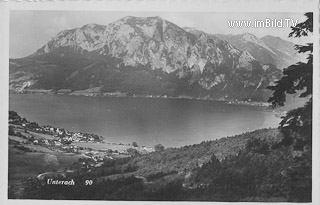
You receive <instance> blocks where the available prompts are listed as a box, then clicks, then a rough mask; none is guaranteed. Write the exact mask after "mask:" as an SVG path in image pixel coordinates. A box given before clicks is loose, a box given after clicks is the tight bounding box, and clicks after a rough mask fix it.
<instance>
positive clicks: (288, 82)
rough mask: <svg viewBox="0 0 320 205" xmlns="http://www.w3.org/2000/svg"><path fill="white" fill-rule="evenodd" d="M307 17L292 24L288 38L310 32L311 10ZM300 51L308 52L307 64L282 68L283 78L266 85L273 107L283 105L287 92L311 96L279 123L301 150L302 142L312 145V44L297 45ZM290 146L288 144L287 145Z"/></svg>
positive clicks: (311, 22)
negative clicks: (271, 84)
mask: <svg viewBox="0 0 320 205" xmlns="http://www.w3.org/2000/svg"><path fill="white" fill-rule="evenodd" d="M305 16H306V17H307V20H306V21H304V22H302V23H299V24H297V25H296V26H295V27H292V32H291V33H290V34H289V37H292V36H293V37H301V36H307V35H309V34H310V33H312V32H313V13H306V14H305ZM295 48H296V50H297V51H298V52H299V53H308V54H309V56H308V58H307V60H308V61H307V63H302V62H298V63H296V64H295V65H291V66H289V67H288V68H286V69H284V70H283V77H282V78H281V79H280V80H279V81H277V82H276V85H274V86H269V87H268V89H271V90H273V96H272V97H270V98H269V102H271V103H272V105H273V106H274V107H275V106H277V105H280V106H283V105H284V103H285V101H286V95H287V94H289V95H290V94H295V93H297V92H299V93H300V97H302V98H303V97H310V99H309V101H308V102H307V103H306V104H305V106H304V107H301V108H297V109H293V110H291V111H289V112H288V113H287V115H286V116H284V117H282V121H281V123H280V126H281V127H282V129H283V132H284V133H285V134H286V135H287V136H286V138H288V137H292V138H293V144H294V148H297V149H302V148H303V146H304V145H311V143H312V140H311V136H312V74H313V55H312V52H313V44H312V43H308V44H307V45H304V46H302V45H296V46H295ZM288 145H290V144H288Z"/></svg>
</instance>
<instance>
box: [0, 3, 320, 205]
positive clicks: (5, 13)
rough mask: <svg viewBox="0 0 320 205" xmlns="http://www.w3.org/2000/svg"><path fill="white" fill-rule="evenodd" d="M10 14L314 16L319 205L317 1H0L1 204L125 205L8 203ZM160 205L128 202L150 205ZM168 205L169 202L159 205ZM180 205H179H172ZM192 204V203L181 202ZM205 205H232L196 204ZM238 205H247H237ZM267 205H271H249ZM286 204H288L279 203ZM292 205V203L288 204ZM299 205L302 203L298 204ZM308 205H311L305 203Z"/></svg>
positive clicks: (318, 189) (318, 199) (319, 189)
mask: <svg viewBox="0 0 320 205" xmlns="http://www.w3.org/2000/svg"><path fill="white" fill-rule="evenodd" d="M10 10H88V11H98V10H99V11H171V12H174V11H175V12H179V11H180V12H182V11H184V12H307V11H312V12H314V33H313V35H314V39H315V41H314V53H313V55H314V86H313V88H314V90H313V93H314V94H313V116H314V119H313V197H312V201H313V202H312V204H320V195H319V193H320V183H319V182H320V177H319V176H318V175H319V174H320V170H319V164H320V163H319V162H320V157H319V156H320V143H319V142H320V139H319V133H320V132H319V131H320V126H319V125H320V122H319V115H320V112H319V106H318V105H319V103H320V102H319V100H320V98H319V86H320V84H319V76H320V75H319V68H320V66H319V40H317V39H319V2H318V0H300V1H298V0H279V1H276V0H256V1H254V0H248V1H245V0H238V1H236V0H231V1H230V0H229V1H226V0H91V1H90V0H69V1H67V0H48V1H46V0H17V1H10V0H0V88H1V91H2V96H1V100H0V108H1V111H0V113H1V115H0V148H1V153H0V156H1V162H2V164H1V166H0V173H1V175H0V177H1V178H0V183H1V189H0V197H1V202H0V203H1V204H16V203H19V204H20V203H23V204H43V203H50V204H51V203H67V204H87V203H94V204H101V203H103V204H123V203H125V204H127V203H128V202H115V201H90V202H89V201H60V200H59V201H41V200H38V201H34V200H7V180H8V177H7V176H8V175H7V172H8V171H7V170H8V146H7V145H8V138H7V133H8V132H7V129H8V124H7V123H8V90H9V89H8V85H9V77H8V76H9V72H8V69H9V68H8V67H9V40H8V39H9V12H10ZM149 203H160V202H130V204H149ZM161 203H164V204H168V203H170V202H161ZM175 203H182V202H175ZM183 203H188V204H191V203H192V204H193V203H195V202H183ZM199 203H206V204H209V203H210V204H212V203H214V204H231V203H218V202H199ZM237 204H247V203H240V202H238V203H237ZM250 204H270V203H250ZM281 204H287V203H281ZM288 204H295V203H288ZM300 204H301V203H300ZM308 204H311V203H308Z"/></svg>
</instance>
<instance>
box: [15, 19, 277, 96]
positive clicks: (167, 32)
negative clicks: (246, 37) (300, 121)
mask: <svg viewBox="0 0 320 205" xmlns="http://www.w3.org/2000/svg"><path fill="white" fill-rule="evenodd" d="M280 75H281V71H280V70H278V69H277V68H276V67H275V66H273V65H271V64H264V63H261V62H259V60H256V58H255V57H254V56H253V55H252V54H251V53H250V52H248V51H247V50H244V51H243V50H241V49H238V48H236V47H234V46H233V45H232V44H230V43H228V42H227V41H225V40H221V39H220V38H217V37H215V36H213V35H210V34H206V33H204V32H198V33H193V32H188V31H186V30H185V29H183V28H180V27H179V26H177V25H175V24H174V23H171V22H169V21H166V20H164V19H161V18H160V17H147V18H139V17H131V16H128V17H125V18H122V19H120V20H118V21H115V22H113V23H111V24H108V25H106V26H103V25H97V24H88V25H84V26H82V27H81V28H75V29H71V30H64V31H61V32H60V33H58V34H57V35H56V36H55V37H54V38H52V40H51V41H49V42H48V43H46V44H45V45H44V46H43V47H41V48H40V49H38V50H37V51H36V52H35V53H33V54H31V55H29V56H27V57H25V58H21V59H10V89H11V90H15V91H27V90H30V89H51V90H53V91H54V92H59V91H61V90H62V89H63V90H69V91H70V92H74V91H79V90H86V91H88V92H91V91H92V90H94V91H95V92H97V93H99V94H103V93H110V92H116V93H123V94H125V95H129V96H130V95H143V96H146V95H158V96H172V97H181V96H184V97H192V98H210V99H227V100H235V99H239V100H247V99H251V100H255V101H265V100H266V99H267V98H268V96H269V95H270V91H268V90H266V89H265V87H267V86H268V85H271V84H272V83H273V82H274V81H275V80H276V79H279V78H280Z"/></svg>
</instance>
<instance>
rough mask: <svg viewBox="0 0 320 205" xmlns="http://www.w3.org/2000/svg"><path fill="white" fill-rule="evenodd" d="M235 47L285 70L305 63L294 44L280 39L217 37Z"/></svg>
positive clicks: (244, 35) (268, 37)
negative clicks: (302, 62)
mask: <svg viewBox="0 0 320 205" xmlns="http://www.w3.org/2000/svg"><path fill="white" fill-rule="evenodd" d="M216 36H217V37H218V38H220V39H223V40H226V41H228V42H229V43H231V44H232V45H234V46H235V47H236V48H238V49H240V50H246V51H248V52H249V53H250V54H251V55H252V56H253V57H254V58H255V59H257V60H258V61H260V62H262V63H265V64H273V65H276V66H277V68H279V69H281V70H282V69H283V68H286V67H288V66H289V65H292V64H295V63H297V62H299V61H305V59H306V58H305V56H303V55H302V54H298V53H297V51H296V50H295V49H294V44H293V43H291V42H288V41H285V40H283V39H281V38H279V37H274V36H270V35H268V36H265V37H263V38H261V39H260V38H258V37H256V36H255V35H253V34H250V33H244V34H239V35H230V34H229V35H221V34H217V35H216Z"/></svg>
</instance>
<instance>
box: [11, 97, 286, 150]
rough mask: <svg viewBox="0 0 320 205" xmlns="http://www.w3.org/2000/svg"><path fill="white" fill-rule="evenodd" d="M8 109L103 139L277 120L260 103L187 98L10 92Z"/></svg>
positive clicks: (193, 136)
mask: <svg viewBox="0 0 320 205" xmlns="http://www.w3.org/2000/svg"><path fill="white" fill-rule="evenodd" d="M9 104H10V110H14V111H17V112H18V114H19V115H21V116H22V117H26V118H27V119H28V120H29V121H35V122H38V123H39V124H40V125H52V126H57V127H63V128H65V129H68V130H70V131H80V132H87V133H95V134H98V135H101V136H103V137H104V138H105V141H107V142H117V143H120V142H121V143H131V142H132V141H136V142H138V144H140V145H146V146H153V145H155V144H158V143H161V144H163V145H164V146H166V147H178V146H183V145H186V144H194V143H200V142H201V141H204V140H213V139H217V138H221V137H226V136H231V135H235V134H240V133H243V132H246V131H252V130H255V129H259V128H264V127H276V126H277V125H278V123H279V121H280V119H279V118H276V117H275V116H274V114H273V113H272V112H267V111H266V108H264V107H252V106H244V105H228V104H226V103H224V102H216V101H201V100H188V99H168V98H166V99H150V98H130V97H127V98H112V97H103V98H92V97H83V96H56V95H32V94H23V95H17V94H10V102H9Z"/></svg>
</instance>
